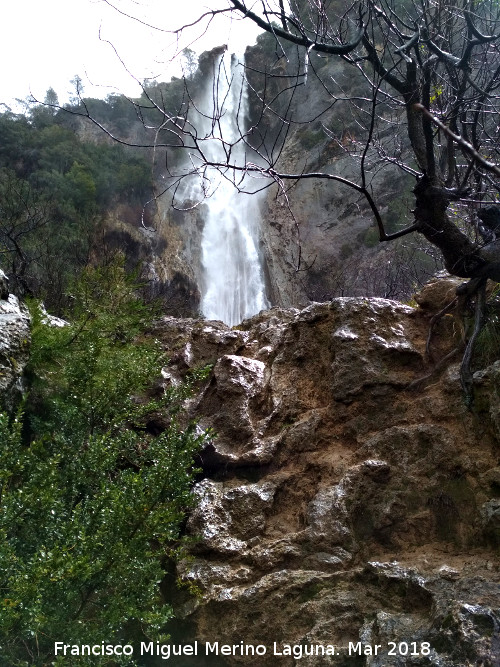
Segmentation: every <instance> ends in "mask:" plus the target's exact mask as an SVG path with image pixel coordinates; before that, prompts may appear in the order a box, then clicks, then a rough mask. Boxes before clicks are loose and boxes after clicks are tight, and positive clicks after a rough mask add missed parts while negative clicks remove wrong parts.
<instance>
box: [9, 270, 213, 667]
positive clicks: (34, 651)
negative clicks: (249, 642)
mask: <svg viewBox="0 0 500 667" xmlns="http://www.w3.org/2000/svg"><path fill="white" fill-rule="evenodd" d="M135 287H136V286H135V285H134V284H133V282H132V281H131V280H130V278H128V277H127V276H126V274H125V272H124V270H123V266H122V261H121V260H120V259H118V260H114V261H112V262H111V263H110V264H108V265H107V266H104V267H102V268H95V269H86V270H85V271H84V272H83V275H82V277H81V279H80V280H79V281H78V282H77V283H76V284H74V285H73V289H72V290H71V295H72V304H73V305H72V308H71V312H69V313H68V315H69V317H70V318H71V320H70V321H71V323H70V324H68V325H66V326H50V325H49V324H48V323H47V321H46V320H47V317H46V315H45V314H44V313H43V312H42V311H41V310H40V308H39V306H38V305H37V304H36V303H34V304H33V307H32V315H33V322H34V325H33V343H32V356H31V360H30V365H29V379H30V394H29V396H28V398H27V400H26V402H25V405H24V416H23V414H22V413H21V412H20V413H19V414H18V415H17V417H16V418H14V419H9V417H8V416H7V415H6V414H2V415H0V441H1V442H2V451H1V452H0V487H1V490H2V493H1V497H0V503H1V512H0V538H1V539H0V561H1V571H2V574H1V577H0V582H1V583H0V589H1V595H0V606H1V609H0V647H1V649H0V652H1V655H2V659H3V660H4V661H6V662H8V664H9V665H13V666H14V665H28V664H29V665H44V664H48V661H51V660H53V659H54V642H56V641H63V642H64V643H66V644H87V643H89V641H90V640H91V643H92V644H99V645H100V644H101V642H105V643H109V642H112V643H113V644H119V643H123V644H126V643H130V642H131V641H133V640H134V639H137V640H141V639H142V640H144V639H145V638H150V639H161V638H162V636H163V632H164V626H165V623H166V621H167V620H168V619H169V618H170V617H171V614H172V610H171V607H170V606H168V605H166V604H165V600H164V599H162V596H161V594H160V590H159V583H160V582H161V580H162V579H163V577H164V570H163V568H164V566H165V561H166V559H168V558H172V557H174V556H175V553H176V552H177V551H178V550H179V549H180V548H181V545H182V540H180V539H179V535H180V527H181V525H182V522H183V519H184V513H185V511H186V509H187V508H188V507H189V506H190V505H191V502H192V499H191V491H190V489H191V485H192V480H193V472H194V470H193V455H194V453H195V452H196V451H197V450H198V449H199V447H200V446H201V444H202V443H203V441H204V435H203V434H202V433H201V432H198V431H197V430H196V428H195V426H194V425H192V426H188V427H187V428H181V427H180V426H179V425H178V422H177V419H176V414H177V413H178V411H179V409H180V405H181V402H182V400H183V399H184V398H185V397H186V396H187V395H188V393H189V390H190V383H191V384H192V383H193V381H194V380H195V378H196V374H195V375H194V376H193V377H192V379H191V381H190V382H189V381H188V382H187V383H185V384H184V385H181V386H179V387H176V388H175V389H169V390H166V391H164V392H163V391H161V392H156V393H157V394H158V393H159V395H158V397H157V398H154V399H151V400H148V401H146V400H144V399H141V398H139V397H138V396H140V395H141V394H142V395H143V392H145V391H146V389H148V387H149V386H150V384H151V378H156V377H158V376H159V372H160V366H161V364H162V361H163V360H162V356H161V353H160V351H159V347H158V345H157V343H156V342H155V341H154V340H153V341H152V340H151V339H148V337H147V336H145V333H146V332H147V329H148V326H149V322H150V320H151V316H152V312H151V308H150V307H146V306H144V304H143V303H142V302H141V301H140V300H139V299H138V298H137V296H136V295H135ZM159 411H161V413H162V424H163V428H157V427H155V428H152V427H151V425H150V424H151V421H152V416H153V415H154V414H157V413H158V412H159ZM110 660H111V658H109V657H107V658H106V657H103V658H100V657H96V656H92V657H90V658H87V662H85V659H84V658H81V659H80V661H79V664H92V665H97V664H110ZM51 664H59V662H58V661H57V659H56V662H55V663H51ZM113 664H133V660H132V659H129V658H123V659H120V658H117V657H116V656H113Z"/></svg>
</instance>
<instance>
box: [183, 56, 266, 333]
mask: <svg viewBox="0 0 500 667" xmlns="http://www.w3.org/2000/svg"><path fill="white" fill-rule="evenodd" d="M196 106H197V110H196V111H195V112H194V113H193V114H192V115H191V116H190V122H191V123H192V124H193V126H194V127H195V128H196V133H197V136H198V137H199V139H200V142H199V143H200V146H201V147H202V150H203V152H204V154H205V156H206V158H207V161H209V162H219V163H225V162H226V160H228V161H229V160H230V161H231V163H232V164H234V165H235V166H244V165H245V163H246V161H247V160H248V158H249V154H250V153H251V149H249V147H248V145H246V144H245V142H244V141H243V140H242V139H241V135H242V134H243V133H244V132H245V131H246V129H247V128H246V124H247V117H248V93H247V83H246V80H245V78H244V75H243V67H242V66H241V64H239V62H238V59H237V58H236V57H235V56H230V55H229V54H228V53H227V52H226V53H224V54H223V55H219V56H218V58H217V60H216V61H215V63H214V77H213V78H211V77H206V90H205V91H203V93H202V94H201V96H200V99H197V104H196ZM229 153H230V155H228V154H229ZM228 157H229V159H228ZM253 159H254V158H253ZM192 160H193V161H194V160H196V158H195V156H193V157H192ZM261 185H262V181H259V180H256V179H255V178H251V177H250V176H249V175H246V174H245V173H244V172H242V171H238V170H235V169H230V168H224V167H223V168H219V169H217V168H215V167H210V166H208V167H206V168H205V167H204V166H203V167H202V173H201V174H200V173H199V172H198V176H197V178H192V179H191V181H190V185H189V192H186V194H187V195H188V196H189V198H190V199H194V200H198V201H200V200H202V201H203V202H204V206H203V210H204V229H203V234H202V240H201V254H202V274H203V279H202V286H201V290H202V298H201V310H202V313H203V315H204V316H205V317H207V318H208V319H211V320H222V321H223V322H225V323H226V324H228V325H230V326H233V325H235V324H238V323H239V322H241V321H242V320H244V319H245V318H247V317H250V316H252V315H255V314H256V313H258V312H259V311H260V310H263V309H265V308H268V307H269V302H268V300H267V296H266V288H265V280H264V272H263V268H262V257H261V253H260V251H259V224H260V218H261V214H260V204H261V201H262V197H261V193H259V192H257V190H258V189H259V188H260V187H261ZM242 190H244V191H245V192H242ZM248 193H250V194H248ZM251 193H253V194H251Z"/></svg>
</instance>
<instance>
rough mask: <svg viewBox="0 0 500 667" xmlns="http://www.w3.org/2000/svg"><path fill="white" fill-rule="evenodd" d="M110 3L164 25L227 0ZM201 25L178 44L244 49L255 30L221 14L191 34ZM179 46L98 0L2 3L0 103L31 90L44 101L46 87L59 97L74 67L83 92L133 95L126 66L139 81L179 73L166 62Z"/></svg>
mask: <svg viewBox="0 0 500 667" xmlns="http://www.w3.org/2000/svg"><path fill="white" fill-rule="evenodd" d="M110 2H111V3H112V4H113V5H115V7H116V8H117V9H119V10H120V11H122V12H124V13H126V14H129V15H131V16H133V17H136V18H139V19H141V20H142V21H144V22H146V23H149V24H151V25H152V26H155V27H157V28H160V29H163V31H172V30H175V29H177V28H179V27H180V26H182V25H184V24H185V23H187V22H190V21H193V20H194V19H195V18H197V17H198V16H199V15H201V14H202V13H203V11H204V10H206V8H207V7H209V8H210V9H216V8H221V7H225V6H227V0H110ZM99 32H100V35H101V39H100V38H99ZM202 32H203V28H201V27H197V28H193V29H191V30H190V31H189V33H188V34H185V35H184V37H183V41H182V43H181V44H180V47H181V48H183V47H185V46H191V48H192V49H194V50H195V51H197V52H198V53H200V52H201V51H203V50H206V49H209V48H212V47H213V46H219V45H220V44H225V43H228V42H229V45H230V49H232V50H233V51H235V50H239V51H240V52H242V51H243V49H244V46H245V45H246V44H249V43H253V42H254V40H255V37H256V35H257V31H256V30H255V29H254V28H253V26H252V24H251V23H250V22H248V21H245V22H243V21H232V22H231V21H229V20H228V19H227V18H226V17H224V16H218V17H217V18H216V19H215V20H214V21H213V23H212V24H211V25H210V26H209V28H208V30H207V34H206V36H205V37H203V38H202V39H200V40H198V41H194V40H196V38H197V37H199V36H200V33H202ZM106 40H107V41H106ZM107 42H110V43H111V44H112V45H113V47H114V49H116V52H117V54H118V55H119V57H120V58H121V59H122V60H123V64H122V63H121V62H120V59H119V57H118V56H117V54H116V53H115V51H114V49H113V48H112V46H111V45H110V44H109V43H107ZM178 48H179V45H178V44H176V39H175V36H174V35H173V34H169V33H168V32H162V31H160V30H154V29H153V28H151V27H147V26H145V25H141V24H140V23H139V22H138V21H135V20H133V19H130V18H127V17H125V16H123V15H122V14H120V13H119V12H118V11H116V10H115V9H113V8H112V7H110V6H109V5H108V4H106V3H105V2H103V0H15V1H12V2H5V3H4V4H3V6H2V12H1V24H0V58H1V62H2V71H1V76H0V102H3V103H6V104H8V105H11V106H12V104H13V100H14V98H21V99H24V98H26V97H28V96H29V94H30V92H31V93H32V94H33V95H34V96H35V97H36V98H37V99H41V100H43V98H44V96H45V92H46V91H47V89H48V88H49V87H52V88H54V89H55V91H56V92H57V94H58V95H59V101H60V102H64V101H65V100H67V98H68V92H70V88H71V85H70V83H69V82H70V80H71V79H73V78H74V76H75V75H76V74H78V75H79V76H80V77H81V78H82V79H83V81H84V85H85V94H86V95H88V96H89V97H90V96H94V97H97V96H99V97H104V96H105V95H106V94H108V93H111V92H123V93H125V94H128V95H138V94H139V89H138V86H137V84H136V83H135V82H134V80H133V78H132V77H131V76H130V75H129V74H127V72H126V70H125V68H124V65H125V67H126V68H128V69H129V70H130V72H131V73H132V74H133V75H134V76H135V77H136V78H138V79H139V80H140V81H142V80H143V79H145V78H149V77H158V80H160V81H161V80H165V79H167V80H168V79H169V78H170V76H171V75H172V74H178V73H179V70H178V69H176V68H175V66H174V65H172V63H171V62H170V59H171V58H172V56H173V55H174V53H175V51H176V50H177V49H178ZM91 84H93V85H94V86H95V87H92V85H91Z"/></svg>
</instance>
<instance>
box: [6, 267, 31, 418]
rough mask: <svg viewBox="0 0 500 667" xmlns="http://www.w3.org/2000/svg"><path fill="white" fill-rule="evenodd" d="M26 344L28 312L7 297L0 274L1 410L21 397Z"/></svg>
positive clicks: (9, 406) (14, 403)
mask: <svg viewBox="0 0 500 667" xmlns="http://www.w3.org/2000/svg"><path fill="white" fill-rule="evenodd" d="M29 343H30V317H29V314H28V310H27V308H26V307H25V306H23V305H22V304H20V303H19V301H18V299H17V297H15V296H14V295H13V294H9V292H8V283H7V280H6V278H5V276H4V274H3V273H2V272H0V409H7V410H9V411H10V410H12V409H13V408H14V407H15V405H16V403H17V402H18V401H19V400H20V398H21V396H22V392H23V389H24V383H23V372H24V367H25V366H26V363H27V362H28V357H29Z"/></svg>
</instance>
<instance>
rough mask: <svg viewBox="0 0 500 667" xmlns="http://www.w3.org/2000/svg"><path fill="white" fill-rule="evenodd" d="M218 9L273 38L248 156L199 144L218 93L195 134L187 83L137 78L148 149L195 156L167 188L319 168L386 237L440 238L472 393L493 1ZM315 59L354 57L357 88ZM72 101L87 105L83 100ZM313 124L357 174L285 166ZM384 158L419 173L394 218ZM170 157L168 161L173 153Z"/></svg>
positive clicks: (251, 0)
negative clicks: (387, 214) (317, 97)
mask: <svg viewBox="0 0 500 667" xmlns="http://www.w3.org/2000/svg"><path fill="white" fill-rule="evenodd" d="M219 13H225V14H228V15H234V17H236V18H238V19H240V20H245V21H249V22H253V23H255V24H257V25H258V26H259V28H261V29H262V31H264V33H267V35H268V44H270V45H271V46H270V48H269V50H268V58H267V61H265V62H260V63H259V64H258V65H256V64H255V63H253V64H251V63H249V62H248V61H247V64H246V67H247V72H246V76H247V79H248V81H249V83H250V86H251V88H252V90H253V97H254V104H253V108H254V113H253V116H252V125H251V127H250V128H249V129H246V130H243V128H241V132H240V135H239V137H238V139H237V142H242V143H244V144H245V146H246V147H248V155H249V159H248V160H247V162H246V164H244V165H241V164H234V163H233V161H232V160H233V155H234V151H233V148H234V143H235V142H234V141H233V142H232V143H228V142H225V141H224V139H222V141H221V144H222V147H223V151H222V153H221V157H220V158H218V159H217V160H214V159H213V157H212V158H210V157H209V156H208V154H207V152H206V150H205V146H206V140H207V139H208V138H210V136H211V137H214V136H217V128H218V124H219V121H220V118H221V114H222V113H224V109H223V104H222V103H221V104H217V103H214V106H213V110H212V112H211V130H210V133H209V134H210V136H208V135H207V134H204V135H200V134H199V133H198V132H197V129H196V128H195V127H194V126H193V125H192V123H191V121H190V115H189V110H190V109H192V108H193V107H196V93H195V86H193V85H190V82H185V84H184V87H183V92H182V99H181V101H180V103H178V104H177V107H176V108H175V109H172V108H170V107H168V105H166V104H165V100H164V99H161V97H160V98H159V97H158V96H155V95H153V94H150V92H148V90H147V89H146V88H144V95H143V98H144V100H145V104H142V105H137V107H136V110H137V114H138V116H139V118H141V119H142V120H143V121H144V122H145V124H146V125H147V126H148V127H149V128H150V131H151V132H152V133H153V135H154V140H152V141H151V142H150V144H149V145H152V146H154V150H155V151H156V153H158V152H159V151H160V150H161V149H165V151H166V155H167V156H169V158H168V159H169V160H171V156H172V155H173V151H181V152H184V153H185V154H186V156H189V159H186V160H184V165H185V164H189V165H190V168H189V169H184V170H183V171H182V170H181V171H179V172H175V170H171V171H170V172H169V180H168V188H170V189H171V190H172V191H173V192H174V193H175V191H176V189H178V188H179V184H180V183H181V181H182V179H183V178H184V177H186V176H187V175H189V174H192V173H193V172H197V173H200V174H202V176H204V177H205V178H208V176H207V168H208V167H210V168H213V167H216V168H218V169H219V170H220V171H221V172H222V173H223V174H224V175H225V176H226V177H227V178H231V179H232V180H233V181H234V183H235V186H236V187H243V186H242V185H241V183H242V181H241V180H239V177H238V174H239V173H242V172H246V173H258V174H259V175H260V176H263V177H266V178H268V179H269V180H268V181H267V182H266V185H268V184H278V186H279V187H280V188H281V191H282V193H283V194H284V196H286V192H287V189H288V187H290V185H291V184H293V183H294V182H297V181H298V180H301V179H322V180H327V181H332V182H336V183H339V184H342V185H344V186H345V187H347V188H351V189H353V190H355V191H356V192H357V193H359V195H360V196H362V197H363V198H364V199H365V202H366V204H367V206H368V208H369V210H370V211H371V213H372V215H373V218H374V220H375V222H376V225H377V228H378V234H379V240H380V241H381V242H387V241H391V240H393V239H397V238H400V237H402V236H405V235H407V234H410V233H418V234H421V235H423V236H424V237H425V239H427V241H428V242H430V243H431V244H432V245H433V246H435V247H436V248H438V249H439V251H440V253H441V254H442V257H443V260H444V265H445V267H446V269H447V270H448V271H449V272H450V273H451V274H452V275H454V276H458V277H461V278H465V279H468V280H467V282H466V283H465V284H464V285H463V286H462V287H461V288H459V296H461V297H466V298H468V299H469V300H473V301H474V302H475V304H476V306H475V308H476V316H475V327H474V331H473V333H472V335H471V337H470V340H469V344H468V347H467V350H466V353H465V356H464V359H465V363H464V365H463V368H462V383H463V385H464V387H465V389H466V390H467V391H468V392H470V387H471V381H472V378H471V372H470V357H471V353H472V345H473V343H474V341H475V340H476V338H477V336H478V334H479V331H480V330H481V328H482V326H483V323H484V319H485V316H484V312H485V310H484V309H485V306H484V303H485V285H486V281H487V280H488V279H491V280H493V281H500V238H497V236H498V234H499V233H500V222H499V221H500V214H499V213H498V211H500V206H499V207H498V208H497V201H498V200H499V194H500V190H499V177H500V156H499V150H500V147H499V128H500V120H499V119H500V116H499V111H500V90H499V87H500V4H499V3H498V2H496V1H494V0H456V1H452V0H450V1H449V2H444V1H442V0H380V1H378V2H375V1H374V0H355V1H354V2H351V3H348V2H346V1H345V0H288V1H284V0H260V1H259V2H255V0H227V6H225V7H223V8H220V9H217V10H213V11H207V12H205V13H204V14H203V16H200V18H199V21H197V22H196V23H197V24H198V23H199V24H200V25H201V24H203V22H205V23H206V25H207V26H208V27H207V29H208V30H209V29H210V21H211V20H212V19H213V18H214V17H215V15H217V14H219ZM188 28H189V26H184V27H183V28H180V29H179V30H178V31H177V33H178V34H180V33H181V32H182V31H183V30H188ZM320 58H328V59H330V60H331V59H333V60H335V61H338V62H339V63H342V65H343V67H347V68H348V69H349V68H350V71H352V77H353V81H354V80H355V81H357V82H359V87H358V88H356V90H355V91H354V92H353V89H352V88H351V89H349V88H347V87H346V86H345V85H343V84H341V83H339V81H336V80H335V77H334V76H332V75H331V72H329V73H328V74H327V75H325V74H324V71H325V70H324V69H321V68H320V67H319V64H320V61H319V60H318V59H320ZM315 59H316V60H315ZM217 62H218V61H217V60H216V59H213V60H212V61H208V62H205V64H204V67H205V74H206V73H207V72H208V69H209V68H212V70H211V73H212V75H213V77H214V81H216V80H217V77H218V76H222V72H221V70H220V69H218V67H220V65H218V64H217ZM200 67H202V64H201V63H200ZM192 78H194V79H195V78H196V76H194V77H192ZM313 79H314V80H315V81H316V82H317V86H319V87H320V88H321V90H322V99H323V106H322V107H321V108H318V107H317V106H315V108H314V115H311V116H310V117H309V118H307V117H305V116H304V115H303V114H302V115H301V114H299V113H298V112H297V106H298V105H297V103H296V100H297V98H298V99H302V100H304V99H306V98H304V97H302V98H300V96H301V95H302V94H303V91H304V90H305V89H306V88H307V86H311V80H313ZM191 83H192V82H191ZM214 86H216V83H214ZM294 100H295V103H294ZM341 104H344V105H345V104H348V105H350V112H349V113H350V114H351V118H352V119H354V127H353V128H349V129H347V130H346V131H345V132H343V133H342V132H340V133H339V132H338V131H333V130H332V129H331V128H330V127H329V126H328V123H327V122H326V120H325V119H327V118H328V113H329V112H330V110H331V109H332V107H333V106H334V105H338V106H340V105H341ZM80 113H83V114H84V115H88V116H89V117H90V116H91V114H90V113H88V111H87V110H86V109H85V105H84V101H83V100H82V108H81V109H80ZM92 120H93V121H94V122H98V121H96V119H95V118H92ZM312 123H314V124H315V125H314V126H315V127H319V128H320V129H319V130H318V131H319V132H323V133H324V137H325V139H329V140H330V146H331V145H332V144H336V145H337V147H338V149H339V150H343V151H349V152H350V153H351V155H352V157H353V159H355V160H356V161H357V164H358V171H357V173H358V177H356V178H348V177H346V176H345V175H343V174H342V173H331V171H332V170H329V169H323V170H319V171H314V170H313V171H307V170H306V169H304V170H301V171H299V172H298V173H290V171H288V170H287V169H286V168H284V167H283V162H282V160H281V158H282V151H283V146H284V145H286V140H287V137H288V136H289V134H290V132H291V131H292V130H293V128H294V126H296V125H297V124H302V125H304V124H312ZM104 129H105V128H104ZM388 130H389V131H388ZM147 143H148V142H146V144H147ZM387 165H391V166H392V167H394V165H395V166H396V167H398V168H399V169H401V170H403V171H404V172H406V173H407V174H410V175H411V176H412V177H413V178H414V180H415V186H414V189H413V195H414V207H413V210H412V214H413V218H414V219H413V221H412V222H411V223H410V224H409V225H406V226H404V227H403V228H397V229H391V230H390V231H388V229H387V225H386V222H385V221H384V216H383V215H382V213H381V207H380V205H379V201H380V194H381V193H378V192H377V191H376V190H375V189H374V187H373V183H374V182H375V181H374V173H375V172H376V170H378V169H383V168H384V167H385V166H387ZM166 166H167V168H169V167H170V163H169V162H168V161H167V163H166ZM478 210H479V220H480V222H479V221H478V218H477V215H476V214H477V212H478Z"/></svg>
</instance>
